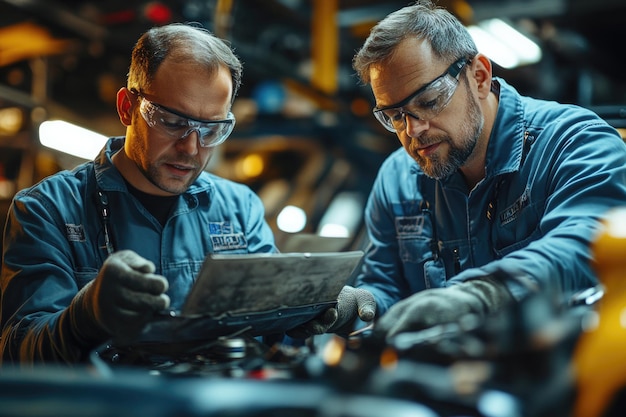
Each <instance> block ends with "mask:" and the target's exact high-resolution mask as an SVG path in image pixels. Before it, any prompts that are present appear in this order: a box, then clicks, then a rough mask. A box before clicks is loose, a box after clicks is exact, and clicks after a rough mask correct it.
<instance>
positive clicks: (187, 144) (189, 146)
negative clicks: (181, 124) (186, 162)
mask: <svg viewBox="0 0 626 417" xmlns="http://www.w3.org/2000/svg"><path fill="white" fill-rule="evenodd" d="M199 146H200V129H198V128H192V129H189V130H188V131H187V133H185V135H184V136H183V137H181V138H180V139H178V140H177V141H176V147H177V148H178V149H179V150H181V151H183V152H185V153H186V154H188V155H195V154H197V153H198V147H199Z"/></svg>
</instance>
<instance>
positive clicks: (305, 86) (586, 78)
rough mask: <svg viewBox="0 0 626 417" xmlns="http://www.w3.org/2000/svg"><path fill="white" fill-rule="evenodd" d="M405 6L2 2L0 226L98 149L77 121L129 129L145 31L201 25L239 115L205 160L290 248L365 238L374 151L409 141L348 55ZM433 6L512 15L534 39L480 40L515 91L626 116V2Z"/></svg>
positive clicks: (113, 130)
mask: <svg viewBox="0 0 626 417" xmlns="http://www.w3.org/2000/svg"><path fill="white" fill-rule="evenodd" d="M406 4H407V1H406V0H403V1H381V0H378V1H376V0H323V1H322V0H168V1H128V0H109V1H106V2H98V1H79V0H28V1H25V0H2V1H0V149H1V153H0V222H1V223H0V224H4V219H5V213H6V209H7V207H8V205H9V203H10V199H11V197H12V196H13V194H14V193H15V192H16V190H19V189H22V188H24V187H27V186H29V185H31V184H33V183H34V182H36V181H38V180H39V179H41V178H43V177H44V176H46V175H48V174H51V173H53V172H55V171H57V170H59V169H62V168H71V167H73V166H74V165H76V164H77V163H79V162H82V161H83V160H85V159H91V158H92V157H93V156H95V154H96V153H97V151H98V150H99V148H100V146H101V143H102V141H101V138H98V137H96V138H93V139H92V138H91V137H90V136H87V135H86V134H84V133H80V132H79V133H78V136H76V137H72V136H71V134H72V133H71V132H72V130H71V128H72V127H73V126H78V127H80V128H86V129H89V130H91V131H93V132H96V133H98V134H101V135H105V136H112V135H120V134H123V133H124V131H123V128H122V125H121V124H120V122H119V120H118V118H117V114H116V110H115V93H116V91H117V90H118V89H119V88H120V87H121V86H123V85H125V76H126V72H127V69H128V64H129V58H130V52H131V49H132V47H133V45H134V43H135V41H136V40H137V38H138V37H139V36H140V35H141V34H142V33H143V32H144V31H145V30H146V29H148V28H149V27H151V26H153V25H161V24H165V23H169V22H175V21H176V22H183V21H195V22H199V23H201V24H202V25H203V26H205V27H206V28H208V29H210V30H211V31H213V32H215V33H216V34H218V35H219V36H221V37H223V38H225V39H228V40H229V41H230V42H231V43H232V46H233V47H234V48H235V51H236V53H237V54H238V56H239V57H240V58H241V59H242V61H243V63H244V79H243V86H242V89H241V91H240V93H239V96H238V98H237V100H236V103H235V106H234V110H233V111H234V113H235V115H236V117H237V124H236V127H235V130H234V132H233V134H232V136H231V138H230V139H229V140H228V141H227V142H226V143H225V144H224V145H222V146H220V147H219V149H218V152H217V155H215V157H214V159H213V161H212V162H211V165H210V167H209V169H210V170H212V171H214V172H216V173H218V174H220V175H222V176H224V177H227V178H231V179H234V180H236V181H240V182H243V183H246V184H249V185H250V186H251V187H252V188H253V189H254V190H255V191H256V192H257V193H258V194H259V195H260V196H261V198H262V199H263V201H264V203H265V206H266V210H267V219H268V222H269V223H270V225H271V226H272V228H273V229H274V231H275V232H276V236H277V242H278V244H279V245H280V246H281V248H282V249H283V250H291V249H298V248H299V247H300V246H298V244H299V243H298V242H294V241H293V240H292V239H291V238H292V237H293V236H294V235H295V234H298V235H313V236H316V235H323V236H334V237H337V238H339V239H337V242H338V245H337V246H338V247H340V248H341V247H343V248H348V247H353V248H358V247H360V246H361V245H362V244H363V234H362V233H363V227H362V208H363V205H364V202H365V199H366V196H367V192H368V191H369V187H370V185H371V183H372V181H373V178H374V175H375V173H376V171H377V168H378V166H379V164H380V163H381V161H382V160H383V159H384V158H385V156H386V155H388V154H389V153H390V152H391V151H392V150H394V149H396V148H397V147H398V146H400V145H399V142H398V141H397V139H396V138H395V137H394V136H393V135H391V134H389V133H388V132H386V131H385V130H384V129H383V128H382V127H381V126H380V125H379V124H378V123H377V122H376V120H375V119H374V117H372V113H371V108H372V106H373V100H372V95H371V92H370V90H369V87H364V86H362V85H359V82H358V79H357V77H356V75H355V74H354V71H353V70H352V67H351V60H352V57H353V55H354V53H355V51H356V50H357V49H358V48H359V47H360V46H361V44H362V43H363V41H364V39H365V37H366V36H367V34H368V32H369V29H370V28H371V27H372V25H373V24H375V22H377V21H378V20H380V19H381V18H383V17H384V16H385V15H386V14H388V13H389V12H391V11H393V10H396V9H398V8H400V7H402V6H404V5H406ZM439 4H440V5H441V6H444V7H446V8H448V9H449V10H450V11H452V12H453V13H455V14H456V15H457V16H458V17H459V18H460V19H461V20H462V21H463V22H464V23H465V24H467V25H468V26H472V28H473V29H475V30H479V29H480V33H479V34H477V35H476V36H483V37H484V36H487V34H488V30H490V28H496V27H497V24H496V23H494V22H497V23H498V24H501V23H503V22H504V23H507V24H509V25H510V27H512V28H514V29H516V30H517V31H519V32H520V34H522V35H525V36H526V37H527V39H522V40H518V39H516V38H514V37H513V36H512V35H502V34H496V35H495V36H496V39H495V40H488V41H486V43H484V44H486V45H487V46H489V47H493V46H494V45H495V44H496V43H497V42H498V39H499V40H506V39H510V40H511V41H512V42H511V45H508V46H507V45H504V46H503V48H505V49H504V50H500V51H492V50H491V49H490V50H488V51H486V50H485V51H484V52H485V53H487V54H488V55H489V56H490V57H492V59H494V63H495V69H494V72H495V74H496V75H501V76H503V77H505V78H506V79H508V80H509V81H510V82H511V83H512V84H513V85H515V86H516V87H517V88H518V89H519V90H520V91H521V92H522V93H525V94H529V95H534V96H537V97H542V98H546V99H554V100H558V101H562V102H567V103H577V104H581V105H583V106H587V107H590V108H592V109H594V110H595V111H597V112H598V113H599V114H600V115H601V116H603V117H605V118H606V119H607V120H609V121H610V122H611V123H612V124H614V125H615V126H616V127H623V126H626V115H625V114H624V113H625V112H626V76H624V72H623V66H622V65H623V64H622V55H623V51H620V40H623V39H626V24H624V18H625V17H626V2H624V1H622V0H594V1H588V0H509V1H505V0H473V1H464V0H442V1H440V2H439ZM494 19H497V20H494ZM476 39H477V40H478V39H479V38H476ZM530 41H532V42H534V44H529V45H526V44H525V43H524V42H530ZM481 45H482V44H481ZM516 47H517V49H518V50H517V51H515V50H506V48H516ZM481 48H482V47H481ZM481 50H482V49H481ZM64 122H67V123H71V125H66V124H63V123H64ZM55 128H60V129H61V130H60V133H59V131H58V130H55ZM55 140H61V143H58V142H55ZM63 140H64V141H65V142H64V143H63ZM72 154H74V155H72ZM76 154H78V156H77V155H76ZM341 242H343V243H341ZM311 244H313V243H311Z"/></svg>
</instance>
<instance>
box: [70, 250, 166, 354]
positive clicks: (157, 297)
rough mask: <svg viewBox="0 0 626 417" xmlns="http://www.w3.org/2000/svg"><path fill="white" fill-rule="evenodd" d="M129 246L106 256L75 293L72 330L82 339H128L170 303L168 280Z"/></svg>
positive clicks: (72, 307)
mask: <svg viewBox="0 0 626 417" xmlns="http://www.w3.org/2000/svg"><path fill="white" fill-rule="evenodd" d="M154 271H155V267H154V264H153V263H152V262H150V261H149V260H147V259H144V258H142V257H141V256H139V255H138V254H136V253H135V252H133V251H130V250H123V251H119V252H116V253H113V254H112V255H111V256H109V257H108V258H107V259H106V261H105V262H104V264H103V265H102V268H101V269H100V272H99V274H98V276H97V277H96V278H95V279H94V280H93V281H91V282H90V283H88V284H87V285H85V286H84V287H83V288H82V289H81V290H80V291H79V292H78V294H76V296H75V297H74V300H73V301H72V305H71V306H70V308H71V309H72V312H71V316H72V317H73V323H74V326H73V327H74V331H75V333H76V334H77V335H78V336H79V338H81V339H82V340H84V341H86V342H87V341H92V342H93V341H99V342H103V341H105V340H108V339H109V338H112V339H113V340H114V341H118V340H119V341H125V340H131V339H133V338H134V337H137V336H138V334H139V332H140V331H141V329H142V327H143V326H144V325H145V324H146V323H147V322H148V321H149V320H150V319H151V318H152V316H153V313H155V312H157V311H159V310H163V309H166V308H168V307H169V305H170V299H169V297H168V296H167V295H166V294H165V291H167V288H168V282H167V280H166V279H165V278H164V277H162V276H160V275H156V274H154Z"/></svg>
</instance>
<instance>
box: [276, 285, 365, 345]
mask: <svg viewBox="0 0 626 417" xmlns="http://www.w3.org/2000/svg"><path fill="white" fill-rule="evenodd" d="M375 316H376V301H375V300H374V296H373V295H372V293H370V292H369V291H367V290H364V289H362V288H354V287H351V286H349V285H346V286H344V287H343V289H342V290H341V292H340V293H339V295H338V296H337V306H336V307H335V308H329V309H328V310H326V311H325V312H324V313H322V314H320V315H319V316H317V317H316V318H315V319H313V320H311V321H309V322H307V323H304V324H302V325H300V326H298V327H296V328H295V329H292V330H290V331H288V332H287V335H289V336H291V337H294V338H297V339H305V338H307V337H309V336H313V335H316V334H322V333H339V334H347V333H349V332H350V331H352V326H353V325H354V322H355V321H356V319H357V317H358V318H360V319H361V320H363V321H366V322H367V321H372V320H374V317H375Z"/></svg>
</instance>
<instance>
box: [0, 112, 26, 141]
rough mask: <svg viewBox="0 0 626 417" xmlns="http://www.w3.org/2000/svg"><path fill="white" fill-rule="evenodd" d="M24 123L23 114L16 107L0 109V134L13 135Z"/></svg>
mask: <svg viewBox="0 0 626 417" xmlns="http://www.w3.org/2000/svg"><path fill="white" fill-rule="evenodd" d="M22 123H24V114H23V113H22V110H21V109H19V108H17V107H7V108H5V109H0V135H14V134H16V133H17V132H19V131H20V128H21V127H22Z"/></svg>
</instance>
